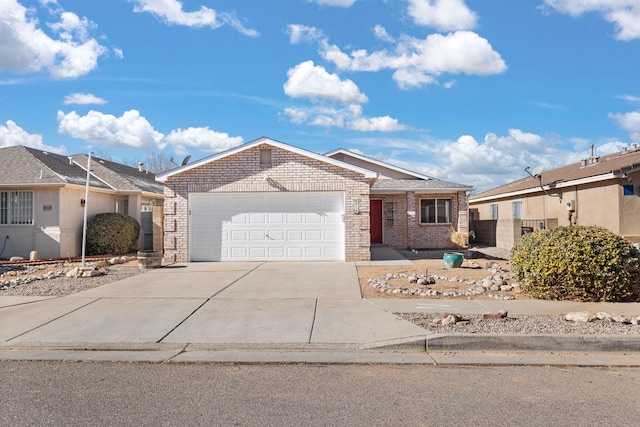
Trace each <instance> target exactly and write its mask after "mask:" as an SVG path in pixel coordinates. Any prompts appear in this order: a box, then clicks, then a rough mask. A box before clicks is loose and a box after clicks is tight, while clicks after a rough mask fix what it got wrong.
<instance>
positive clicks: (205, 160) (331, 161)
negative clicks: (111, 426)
mask: <svg viewBox="0 0 640 427" xmlns="http://www.w3.org/2000/svg"><path fill="white" fill-rule="evenodd" d="M261 144H267V145H271V146H273V147H277V148H280V149H282V150H285V151H290V152H292V153H296V154H299V155H301V156H304V157H309V158H312V159H314V160H318V161H320V162H323V163H328V164H331V165H333V166H338V167H340V168H342V169H347V170H350V171H352V172H357V173H360V174H362V175H363V176H364V177H365V178H377V177H378V174H377V172H374V171H371V170H368V169H364V168H361V167H358V166H354V165H351V164H349V163H345V162H341V161H339V160H336V159H332V158H330V157H326V156H323V155H322V154H317V153H314V152H311V151H308V150H304V149H302V148H298V147H294V146H292V145H289V144H284V143H282V142H279V141H275V140H273V139H270V138H266V137H262V138H258V139H256V140H254V141H251V142H247V143H246V144H242V145H239V146H237V147H233V148H231V149H229V150H226V151H223V152H221V153H218V154H214V155H213V156H209V157H205V158H203V159H200V160H197V161H195V162H193V163H190V164H188V165H185V166H181V167H178V168H175V169H172V170H170V171H167V172H164V173H161V174H158V175H156V181H158V182H166V180H167V179H168V178H169V177H171V176H173V175H177V174H179V173H182V172H186V171H189V170H191V169H194V168H197V167H199V166H202V165H205V164H207V163H212V162H215V161H217V160H220V159H223V158H225V157H229V156H232V155H234V154H237V153H240V152H242V151H245V150H249V149H251V148H254V147H256V146H258V145H261Z"/></svg>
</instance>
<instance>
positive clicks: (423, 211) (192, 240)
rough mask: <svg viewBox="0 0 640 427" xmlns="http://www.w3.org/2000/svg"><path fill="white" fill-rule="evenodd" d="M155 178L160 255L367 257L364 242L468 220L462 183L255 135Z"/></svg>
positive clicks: (427, 233) (398, 242)
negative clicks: (160, 191)
mask: <svg viewBox="0 0 640 427" xmlns="http://www.w3.org/2000/svg"><path fill="white" fill-rule="evenodd" d="M157 179H158V181H160V182H162V183H164V185H165V205H164V207H165V209H164V215H165V222H164V231H165V242H164V251H165V259H167V260H169V261H246V260H267V261H285V260H300V261H302V260H305V261H310V260H337V261H344V260H346V261H357V260H369V259H370V257H371V249H370V247H371V244H386V245H389V246H393V247H397V248H407V247H409V248H448V247H451V246H452V243H451V240H450V233H451V232H452V231H454V230H459V231H467V227H468V207H467V200H466V192H467V191H470V190H471V187H469V186H465V185H460V184H453V183H448V182H444V181H440V180H438V179H435V178H431V177H428V176H424V175H421V174H418V173H415V172H411V171H408V170H405V169H402V168H399V167H395V166H392V165H389V164H386V163H383V162H379V161H376V160H373V159H370V158H367V157H365V156H361V155H358V154H354V153H351V152H348V151H344V150H336V151H333V152H331V153H328V154H326V155H322V154H317V153H313V152H310V151H307V150H304V149H301V148H297V147H294V146H291V145H287V144H284V143H282V142H278V141H274V140H272V139H269V138H265V137H263V138H259V139H257V140H255V141H251V142H248V143H246V144H243V145H240V146H238V147H235V148H232V149H230V150H227V151H224V152H221V153H218V154H215V155H213V156H209V157H206V158H204V159H201V160H198V161H195V162H193V163H191V164H188V165H185V166H181V167H179V168H176V169H173V170H171V171H167V172H165V173H162V174H159V175H158V176H157Z"/></svg>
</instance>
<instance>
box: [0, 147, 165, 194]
mask: <svg viewBox="0 0 640 427" xmlns="http://www.w3.org/2000/svg"><path fill="white" fill-rule="evenodd" d="M70 158H71V160H73V161H70ZM0 161H1V167H0V186H3V187H9V186H29V185H33V186H38V185H60V186H62V185H65V184H75V185H85V183H86V179H87V171H86V164H87V156H86V155H84V154H76V155H73V156H68V157H67V156H62V155H60V154H54V153H49V152H46V151H43V150H38V149H35V148H30V147H24V146H21V145H18V146H13V147H5V148H0ZM80 165H82V166H80ZM91 171H92V174H91V179H90V180H89V185H90V186H91V187H94V188H104V189H114V190H116V191H146V192H152V193H158V194H162V193H163V186H162V185H158V183H156V182H155V175H154V174H152V173H147V172H140V171H138V169H137V168H134V167H130V166H125V165H121V164H119V163H115V162H109V161H106V160H102V159H95V158H92V164H91Z"/></svg>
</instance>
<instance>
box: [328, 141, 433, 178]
mask: <svg viewBox="0 0 640 427" xmlns="http://www.w3.org/2000/svg"><path fill="white" fill-rule="evenodd" d="M335 154H344V155H345V156H351V157H354V158H356V159H358V160H362V161H363V162H368V163H371V164H374V165H377V166H380V167H383V168H387V169H391V170H395V171H396V172H400V173H404V174H406V175H410V176H413V177H415V178H419V179H423V180H425V181H428V180H430V179H433V178H432V177H430V176H427V175H422V174H420V173H417V172H413V171H410V170H408V169H404V168H401V167H399V166H394V165H392V164H390V163H385V162H381V161H379V160H375V159H372V158H370V157H367V156H363V155H361V154H357V153H353V152H351V151H349V150H345V149H343V148H338V149H336V150H333V151H330V152H328V153H326V154H325V156H327V157H331V156H333V155H335Z"/></svg>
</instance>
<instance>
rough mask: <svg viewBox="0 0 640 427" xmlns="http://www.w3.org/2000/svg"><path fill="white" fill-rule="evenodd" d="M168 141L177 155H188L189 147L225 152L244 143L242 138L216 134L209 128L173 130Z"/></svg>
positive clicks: (167, 138)
mask: <svg viewBox="0 0 640 427" xmlns="http://www.w3.org/2000/svg"><path fill="white" fill-rule="evenodd" d="M166 141H167V142H168V143H169V145H171V146H172V147H173V149H174V150H175V152H176V153H177V154H186V153H187V151H188V150H187V148H188V147H191V148H197V149H199V150H202V151H214V152H218V151H224V150H228V149H229V148H231V147H235V146H236V145H240V144H242V143H243V142H244V141H243V139H242V137H239V136H234V137H232V136H229V134H228V133H223V132H216V131H214V130H211V129H209V128H208V127H198V128H194V127H190V128H188V129H184V130H183V129H177V130H173V131H171V133H169V135H167V137H166Z"/></svg>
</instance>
